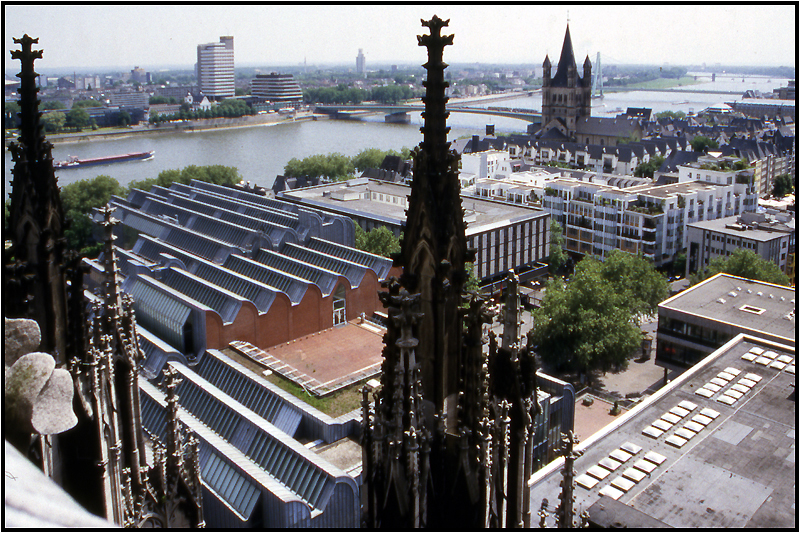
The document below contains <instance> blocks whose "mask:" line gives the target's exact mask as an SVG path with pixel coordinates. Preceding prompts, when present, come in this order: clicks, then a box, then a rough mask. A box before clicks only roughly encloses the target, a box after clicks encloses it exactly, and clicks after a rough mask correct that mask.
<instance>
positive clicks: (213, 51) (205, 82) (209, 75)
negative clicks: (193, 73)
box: [197, 36, 236, 100]
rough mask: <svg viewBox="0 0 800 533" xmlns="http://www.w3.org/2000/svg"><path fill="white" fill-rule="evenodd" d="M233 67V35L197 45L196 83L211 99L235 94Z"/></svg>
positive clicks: (229, 96) (219, 98) (220, 98)
mask: <svg viewBox="0 0 800 533" xmlns="http://www.w3.org/2000/svg"><path fill="white" fill-rule="evenodd" d="M234 80H235V78H234V69H233V37H231V36H223V37H220V38H219V42H218V43H208V44H200V45H198V46H197V85H198V86H199V87H200V91H202V92H203V94H205V95H206V96H208V98H209V99H211V100H222V99H224V98H231V97H233V96H235V94H236V87H235V84H234Z"/></svg>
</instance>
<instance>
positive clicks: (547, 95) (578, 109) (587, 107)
mask: <svg viewBox="0 0 800 533" xmlns="http://www.w3.org/2000/svg"><path fill="white" fill-rule="evenodd" d="M543 71H544V73H543V82H542V127H543V129H544V130H545V131H546V130H548V129H550V128H552V127H558V129H560V130H561V131H562V132H563V133H564V134H565V135H566V137H568V138H573V137H574V133H575V129H576V124H577V122H578V120H579V119H581V118H585V117H589V116H591V114H592V63H591V61H589V56H588V55H587V56H586V60H585V61H584V62H583V76H581V75H580V74H579V73H578V65H577V63H576V62H575V53H574V52H573V50H572V38H571V37H570V34H569V24H567V33H566V35H565V36H564V45H563V46H562V48H561V58H560V59H559V60H558V68H557V69H556V74H555V76H551V75H550V71H551V67H550V57H549V56H546V57H545V59H544V65H543ZM554 120H558V121H559V122H560V123H561V125H562V127H559V126H558V125H556V124H553V121H554Z"/></svg>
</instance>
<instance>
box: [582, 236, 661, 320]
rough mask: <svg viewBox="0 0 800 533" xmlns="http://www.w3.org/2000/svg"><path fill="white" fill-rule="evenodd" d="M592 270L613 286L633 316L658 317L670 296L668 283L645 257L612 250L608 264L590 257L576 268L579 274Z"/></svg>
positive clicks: (606, 260) (607, 259)
mask: <svg viewBox="0 0 800 533" xmlns="http://www.w3.org/2000/svg"><path fill="white" fill-rule="evenodd" d="M590 270H591V271H593V272H594V273H596V274H597V275H599V276H600V277H602V278H603V279H605V280H606V281H608V282H609V283H611V285H612V286H613V288H614V292H616V293H617V294H619V295H621V296H622V300H623V302H625V304H626V305H627V307H628V308H629V309H630V312H631V314H633V315H652V314H654V313H655V312H656V311H658V304H659V303H661V302H662V301H664V300H666V299H667V297H668V296H669V283H668V282H667V279H666V278H665V277H664V275H663V274H662V273H661V272H659V271H657V270H656V269H655V267H654V266H653V263H652V262H651V261H649V260H647V259H645V258H644V256H642V255H641V254H639V255H633V254H629V253H627V252H623V251H622V250H612V251H611V253H610V254H608V256H607V257H606V259H605V261H602V262H601V261H599V260H598V259H596V258H594V257H587V258H585V259H583V260H582V261H580V262H579V263H578V264H577V266H576V267H575V273H576V274H578V273H579V272H582V271H590Z"/></svg>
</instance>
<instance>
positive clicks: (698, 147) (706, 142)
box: [689, 135, 719, 152]
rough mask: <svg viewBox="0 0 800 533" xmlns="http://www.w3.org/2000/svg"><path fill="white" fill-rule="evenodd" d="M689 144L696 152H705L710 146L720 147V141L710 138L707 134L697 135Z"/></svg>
mask: <svg viewBox="0 0 800 533" xmlns="http://www.w3.org/2000/svg"><path fill="white" fill-rule="evenodd" d="M689 144H691V145H692V150H694V151H695V152H705V151H706V149H708V148H719V143H718V142H717V141H715V140H714V139H709V138H708V137H706V136H705V135H695V136H694V138H692V140H691V141H689Z"/></svg>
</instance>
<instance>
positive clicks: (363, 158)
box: [352, 148, 411, 172]
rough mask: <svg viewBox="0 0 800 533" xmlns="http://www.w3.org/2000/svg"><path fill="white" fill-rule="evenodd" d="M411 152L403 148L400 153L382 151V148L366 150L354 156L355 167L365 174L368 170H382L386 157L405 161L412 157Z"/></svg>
mask: <svg viewBox="0 0 800 533" xmlns="http://www.w3.org/2000/svg"><path fill="white" fill-rule="evenodd" d="M410 154H411V150H409V149H408V148H403V149H402V150H401V152H400V153H398V152H397V151H396V150H381V149H380V148H365V149H363V150H361V151H360V152H359V153H358V154H356V155H355V156H353V158H352V162H353V166H354V167H355V168H356V170H358V171H359V172H363V171H365V170H367V169H368V168H380V166H381V164H383V160H384V159H386V156H390V155H393V156H397V157H401V158H403V159H408V158H409V157H410V156H411V155H410Z"/></svg>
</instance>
